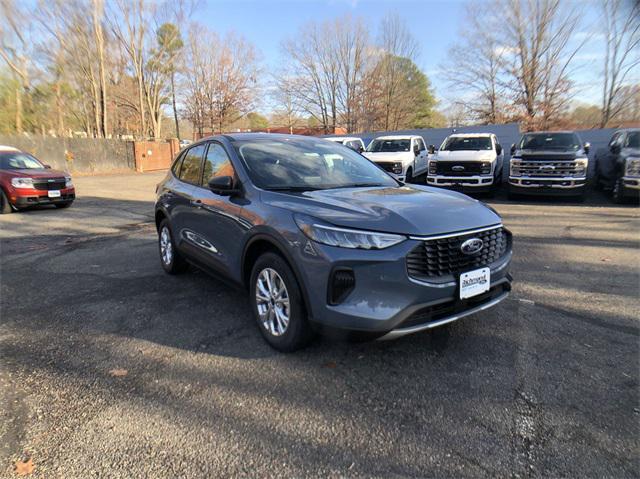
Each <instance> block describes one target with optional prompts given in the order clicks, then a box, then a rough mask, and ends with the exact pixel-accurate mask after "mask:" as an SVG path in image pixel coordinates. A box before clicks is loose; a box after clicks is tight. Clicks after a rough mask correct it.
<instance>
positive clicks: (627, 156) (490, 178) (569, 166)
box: [328, 129, 640, 202]
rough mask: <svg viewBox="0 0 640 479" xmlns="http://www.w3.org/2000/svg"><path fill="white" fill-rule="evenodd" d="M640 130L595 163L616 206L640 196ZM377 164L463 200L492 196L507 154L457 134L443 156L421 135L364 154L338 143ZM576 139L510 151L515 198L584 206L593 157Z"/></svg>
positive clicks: (530, 136) (359, 147)
mask: <svg viewBox="0 0 640 479" xmlns="http://www.w3.org/2000/svg"><path fill="white" fill-rule="evenodd" d="M639 137H640V129H624V130H619V131H616V132H615V133H614V135H613V136H612V138H611V141H610V142H609V146H608V148H607V149H603V150H600V151H598V152H597V153H596V155H595V159H594V161H595V178H594V179H595V183H596V185H599V186H601V187H603V188H604V189H606V190H609V191H611V194H612V197H613V200H614V201H615V202H622V201H623V200H624V199H626V198H629V197H635V198H638V196H639V192H640V152H639V147H638V141H639ZM328 139H329V140H331V141H335V142H342V141H341V140H342V139H344V140H345V142H344V143H343V144H345V145H346V146H349V147H351V148H352V149H354V150H356V151H360V152H362V153H363V155H364V156H366V157H367V158H369V159H370V160H371V161H373V162H375V163H376V164H378V166H380V167H381V168H382V169H384V170H385V171H388V172H390V173H393V174H394V175H396V176H397V177H398V179H400V180H401V181H406V182H412V181H414V179H415V178H416V177H418V176H421V175H424V174H425V173H426V175H425V177H426V183H427V184H428V185H430V186H438V187H445V188H452V189H459V190H462V191H465V192H478V193H481V192H483V193H484V192H489V193H493V192H495V191H496V190H497V189H498V188H500V187H501V185H502V183H503V171H504V166H503V165H504V151H503V147H502V145H501V144H500V142H499V140H498V138H497V137H496V135H494V134H492V133H456V134H452V135H449V136H448V137H447V138H445V140H444V141H443V142H442V144H441V145H440V147H439V148H436V147H435V146H433V145H429V147H428V148H425V147H424V139H423V138H422V137H420V136H416V135H406V136H402V135H395V136H380V137H377V138H375V139H374V140H372V141H371V143H369V145H368V146H367V147H366V149H364V151H363V148H364V147H363V143H362V140H360V142H357V140H358V139H357V138H355V137H348V141H346V140H347V138H345V137H333V138H328ZM590 148H591V145H590V144H589V143H588V142H587V143H585V142H583V141H582V140H581V138H580V136H579V135H578V134H577V133H575V132H572V131H553V132H546V131H543V132H532V133H525V134H523V135H522V137H521V138H520V140H519V141H518V143H515V144H513V145H511V151H510V153H511V157H510V159H509V168H508V171H509V176H508V179H507V185H508V191H509V195H510V196H516V195H544V196H556V195H558V196H559V195H564V196H574V197H578V198H579V199H583V198H584V196H585V191H586V186H587V183H588V170H589V157H588V154H589V150H590Z"/></svg>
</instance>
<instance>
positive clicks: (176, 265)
mask: <svg viewBox="0 0 640 479" xmlns="http://www.w3.org/2000/svg"><path fill="white" fill-rule="evenodd" d="M163 235H166V236H163ZM158 250H159V252H160V264H161V265H162V269H164V270H165V272H167V273H169V274H180V273H184V272H185V271H186V270H187V269H188V267H189V264H188V263H187V262H186V261H185V260H184V258H183V257H182V255H180V253H179V252H178V249H177V248H176V244H175V241H174V240H173V233H172V231H171V226H170V224H169V220H167V219H164V220H162V222H161V223H160V227H159V228H158Z"/></svg>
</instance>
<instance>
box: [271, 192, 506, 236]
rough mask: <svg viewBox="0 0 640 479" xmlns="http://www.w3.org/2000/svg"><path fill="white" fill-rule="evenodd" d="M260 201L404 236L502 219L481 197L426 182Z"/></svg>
mask: <svg viewBox="0 0 640 479" xmlns="http://www.w3.org/2000/svg"><path fill="white" fill-rule="evenodd" d="M262 200H263V201H264V202H265V203H267V204H270V205H272V206H277V207H280V208H285V209H287V210H289V211H292V212H294V213H303V214H307V215H310V216H313V217H315V218H318V219H320V220H323V221H326V222H327V223H331V224H333V225H335V226H342V227H344V228H354V229H363V230H370V231H380V232H384V233H399V234H405V235H434V234H442V233H452V232H456V231H463V230H468V229H474V228H482V227H485V226H491V225H494V224H497V223H500V222H501V218H500V216H498V214H496V213H494V212H493V211H492V210H491V209H489V208H488V207H487V206H485V205H484V204H482V203H481V202H479V201H477V200H474V199H472V198H469V197H468V196H466V195H463V194H461V193H456V192H453V191H446V190H441V189H438V188H431V187H428V186H417V185H412V186H410V187H409V186H402V187H373V188H344V189H333V190H320V191H308V192H304V193H295V194H290V193H279V192H263V193H262Z"/></svg>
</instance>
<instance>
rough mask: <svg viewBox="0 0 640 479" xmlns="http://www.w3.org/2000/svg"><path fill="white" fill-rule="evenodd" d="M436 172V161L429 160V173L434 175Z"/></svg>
mask: <svg viewBox="0 0 640 479" xmlns="http://www.w3.org/2000/svg"><path fill="white" fill-rule="evenodd" d="M436 173H438V162H437V161H436V160H431V161H429V174H430V175H435V174H436Z"/></svg>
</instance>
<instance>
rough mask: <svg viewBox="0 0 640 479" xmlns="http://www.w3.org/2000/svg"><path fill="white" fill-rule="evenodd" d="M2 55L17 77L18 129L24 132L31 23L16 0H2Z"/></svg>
mask: <svg viewBox="0 0 640 479" xmlns="http://www.w3.org/2000/svg"><path fill="white" fill-rule="evenodd" d="M0 18H3V21H1V22H0V57H2V59H3V60H4V61H5V63H6V64H7V65H8V67H9V69H10V70H11V72H12V73H13V75H14V77H15V78H16V90H15V98H16V116H15V124H16V131H17V132H18V133H22V128H23V116H24V105H23V96H24V93H25V92H26V91H28V90H29V86H30V77H29V68H28V59H29V55H30V52H29V45H30V40H29V38H28V36H27V31H28V28H29V23H28V22H27V19H26V15H25V12H24V11H23V10H22V9H21V7H20V6H19V5H18V4H17V3H16V2H15V1H14V0H0Z"/></svg>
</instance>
